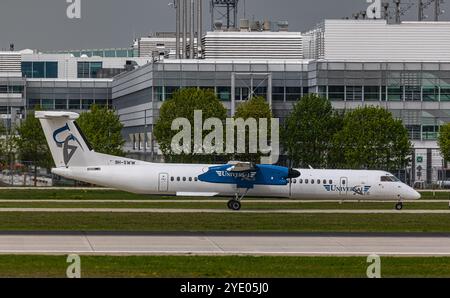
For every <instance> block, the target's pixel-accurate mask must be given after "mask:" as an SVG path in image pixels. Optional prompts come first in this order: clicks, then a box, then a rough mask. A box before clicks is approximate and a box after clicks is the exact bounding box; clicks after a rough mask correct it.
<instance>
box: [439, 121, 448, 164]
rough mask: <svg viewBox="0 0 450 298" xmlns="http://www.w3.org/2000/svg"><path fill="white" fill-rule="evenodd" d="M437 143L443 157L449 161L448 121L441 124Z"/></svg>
mask: <svg viewBox="0 0 450 298" xmlns="http://www.w3.org/2000/svg"><path fill="white" fill-rule="evenodd" d="M438 144H439V147H440V148H441V154H442V156H443V157H444V159H445V160H447V161H450V123H447V124H446V125H444V126H441V130H440V134H439V138H438Z"/></svg>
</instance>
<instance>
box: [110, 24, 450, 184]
mask: <svg viewBox="0 0 450 298" xmlns="http://www.w3.org/2000/svg"><path fill="white" fill-rule="evenodd" d="M448 32H450V23H449V22H402V23H400V24H389V23H388V22H387V21H386V20H325V21H323V22H322V23H321V24H319V25H318V26H317V27H316V28H314V29H313V30H311V31H308V32H305V33H302V34H301V33H290V32H289V33H290V34H287V33H288V32H285V31H278V32H267V31H261V32H248V30H247V29H246V28H245V30H244V31H242V32H241V31H237V32H227V31H224V32H220V31H217V32H207V33H206V34H205V36H204V37H203V41H204V56H205V59H165V60H160V61H157V62H154V63H150V64H148V65H145V66H143V67H140V68H138V69H136V70H134V71H131V72H126V73H123V74H120V75H118V76H117V77H115V78H114V81H113V83H112V98H113V105H114V107H115V108H116V110H117V112H118V114H119V115H120V118H121V119H122V122H123V124H124V125H125V129H124V137H125V138H126V139H127V141H128V142H127V150H129V151H130V152H132V153H135V154H136V155H148V154H151V155H155V154H157V145H156V144H155V142H154V140H153V138H152V125H153V124H154V123H155V121H156V119H157V117H158V112H159V108H160V106H161V104H162V103H163V102H164V101H165V100H167V99H169V98H170V96H171V94H172V93H173V92H174V91H175V90H177V89H179V88H184V87H197V88H206V89H213V90H214V91H215V92H216V93H217V95H218V97H219V98H220V99H221V100H222V101H223V104H224V105H225V106H226V107H227V108H228V110H229V113H230V115H231V114H232V113H233V112H234V110H235V107H236V105H238V104H239V103H240V102H242V101H244V100H247V99H248V98H249V96H250V95H251V94H253V95H261V96H264V97H266V98H267V100H268V101H269V102H270V104H271V106H272V109H273V112H274V115H275V116H276V117H279V118H281V120H282V121H283V119H285V118H286V116H287V115H288V114H289V113H290V111H291V109H292V106H293V104H295V102H296V101H297V100H298V99H299V98H300V97H301V96H303V95H305V94H308V93H315V94H320V95H322V96H325V97H327V98H328V99H329V100H330V101H331V102H332V104H333V106H334V107H335V108H336V109H339V110H351V109H355V108H357V107H359V106H363V105H375V106H381V107H385V108H387V109H388V110H390V111H391V112H392V113H393V115H394V116H395V117H397V118H399V119H401V120H402V121H403V123H404V125H405V127H406V128H407V129H408V132H409V135H410V138H411V140H412V142H413V144H414V148H415V150H414V154H413V157H412V165H411V167H410V168H409V169H406V170H405V176H406V178H407V179H408V180H409V181H410V182H413V181H425V182H428V183H432V182H433V181H438V180H443V179H445V178H446V177H445V173H446V171H445V169H446V168H447V163H446V162H445V161H443V160H442V157H441V155H440V152H439V150H438V145H437V141H436V140H437V137H438V134H439V127H440V126H441V125H443V124H445V123H448V122H450V34H448ZM247 38H255V39H257V40H258V41H263V40H266V43H267V44H270V43H271V42H273V40H274V39H278V40H281V39H283V40H284V42H273V43H272V44H271V46H270V47H268V49H267V51H265V52H261V51H257V50H255V49H253V48H252V47H254V46H255V45H254V44H252V43H245V42H244V43H243V42H240V41H242V40H245V39H247ZM276 44H278V48H277V47H276V46H275V45H276ZM262 47H264V46H263V45H262ZM220 49H223V50H222V51H221V50H220ZM236 53H245V55H244V54H242V57H240V56H239V55H236ZM276 53H295V55H291V54H286V55H279V56H277V55H276ZM252 54H253V55H252Z"/></svg>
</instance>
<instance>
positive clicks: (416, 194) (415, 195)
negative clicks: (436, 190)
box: [408, 188, 422, 200]
mask: <svg viewBox="0 0 450 298" xmlns="http://www.w3.org/2000/svg"><path fill="white" fill-rule="evenodd" d="M408 197H409V198H408V199H409V200H418V199H420V198H421V197H422V195H421V194H420V193H419V192H417V191H416V190H414V189H412V188H411V189H410V190H409V194H408Z"/></svg>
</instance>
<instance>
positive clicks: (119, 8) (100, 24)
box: [0, 0, 450, 50]
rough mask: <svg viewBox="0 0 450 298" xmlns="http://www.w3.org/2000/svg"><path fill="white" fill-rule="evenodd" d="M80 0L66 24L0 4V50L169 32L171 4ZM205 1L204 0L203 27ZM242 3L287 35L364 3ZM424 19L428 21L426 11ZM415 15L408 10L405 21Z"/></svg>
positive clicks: (13, 1) (20, 2)
mask: <svg viewBox="0 0 450 298" xmlns="http://www.w3.org/2000/svg"><path fill="white" fill-rule="evenodd" d="M80 1H81V10H82V12H81V13H82V14H81V19H80V20H70V19H68V18H67V16H66V9H67V6H68V5H69V4H67V3H66V0H1V1H0V49H7V48H9V44H10V43H15V45H16V49H24V48H32V49H40V50H59V49H61V50H63V49H83V48H90V49H92V48H108V47H128V46H130V45H131V43H132V40H133V37H138V36H147V35H148V34H149V33H150V32H156V31H174V30H175V12H174V9H173V8H171V7H169V5H168V3H169V2H171V1H172V0H80ZM403 1H404V2H406V1H407V0H403ZM409 1H413V2H417V1H416V0H409ZM425 1H427V0H425ZM209 2H210V1H209V0H204V3H205V4H204V6H205V14H204V19H205V27H206V26H208V28H209V22H210V17H209ZM447 2H449V3H446V4H443V5H442V8H443V9H445V10H446V11H448V13H446V14H445V15H444V16H443V17H442V19H443V20H450V17H449V16H450V1H447ZM244 3H245V11H246V16H247V18H249V19H252V17H253V16H254V17H255V19H261V20H262V19H264V18H266V17H267V18H269V19H271V20H273V21H279V20H287V21H289V24H290V30H291V31H305V30H308V29H310V28H311V27H312V26H314V24H316V23H318V22H319V21H321V20H322V19H324V18H342V17H345V16H351V15H352V13H354V12H357V11H360V10H362V9H365V8H366V7H367V4H366V0H245V1H244V0H240V14H239V17H240V18H242V17H243V15H244ZM426 14H427V15H430V17H431V16H433V11H432V9H428V10H427V13H426ZM416 16H417V9H416V7H414V8H413V9H412V12H411V13H410V14H409V15H408V16H406V17H405V19H409V20H412V19H414V18H415V17H416ZM449 34H450V33H449Z"/></svg>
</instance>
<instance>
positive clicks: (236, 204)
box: [229, 200, 241, 211]
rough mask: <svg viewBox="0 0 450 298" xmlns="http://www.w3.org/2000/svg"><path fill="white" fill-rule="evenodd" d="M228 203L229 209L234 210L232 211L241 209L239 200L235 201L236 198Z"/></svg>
mask: <svg viewBox="0 0 450 298" xmlns="http://www.w3.org/2000/svg"><path fill="white" fill-rule="evenodd" d="M229 205H230V207H231V208H230V209H231V210H234V211H239V210H241V202H239V201H236V200H231V201H230V202H229Z"/></svg>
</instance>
